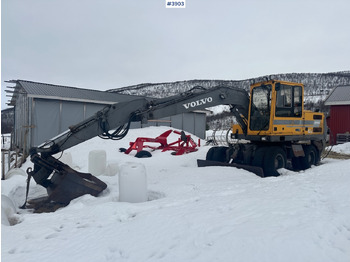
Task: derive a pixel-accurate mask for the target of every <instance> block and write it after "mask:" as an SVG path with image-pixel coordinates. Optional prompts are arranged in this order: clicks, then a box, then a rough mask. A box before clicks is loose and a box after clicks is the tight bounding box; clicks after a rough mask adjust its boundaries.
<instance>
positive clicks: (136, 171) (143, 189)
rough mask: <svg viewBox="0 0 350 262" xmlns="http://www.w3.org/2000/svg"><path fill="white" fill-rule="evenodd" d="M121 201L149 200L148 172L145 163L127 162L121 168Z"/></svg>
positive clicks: (138, 201)
mask: <svg viewBox="0 0 350 262" xmlns="http://www.w3.org/2000/svg"><path fill="white" fill-rule="evenodd" d="M119 201H120V202H129V203H140V202H145V201H147V174H146V168H145V166H144V165H143V164H140V163H132V162H127V163H124V164H122V165H121V166H120V169H119Z"/></svg>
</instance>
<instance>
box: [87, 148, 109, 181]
mask: <svg viewBox="0 0 350 262" xmlns="http://www.w3.org/2000/svg"><path fill="white" fill-rule="evenodd" d="M106 159H107V156H106V151H105V150H92V151H90V153H89V165H88V170H89V173H90V174H92V175H94V176H99V175H102V174H104V173H105V171H106Z"/></svg>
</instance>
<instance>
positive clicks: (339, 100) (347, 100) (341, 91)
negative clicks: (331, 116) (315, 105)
mask: <svg viewBox="0 0 350 262" xmlns="http://www.w3.org/2000/svg"><path fill="white" fill-rule="evenodd" d="M325 105H326V106H330V105H350V86H349V85H347V86H337V87H335V88H334V89H333V90H332V92H331V93H330V94H329V96H328V97H327V98H326V100H325Z"/></svg>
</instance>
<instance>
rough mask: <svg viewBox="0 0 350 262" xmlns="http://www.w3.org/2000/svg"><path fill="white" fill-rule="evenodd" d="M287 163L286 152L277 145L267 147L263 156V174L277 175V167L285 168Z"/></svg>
mask: <svg viewBox="0 0 350 262" xmlns="http://www.w3.org/2000/svg"><path fill="white" fill-rule="evenodd" d="M286 165H287V155H286V152H285V151H284V150H283V149H282V148H281V147H278V146H273V147H270V148H268V150H267V151H266V155H265V157H264V165H263V169H264V175H265V176H279V175H280V174H279V173H278V171H277V170H278V169H280V168H285V167H286Z"/></svg>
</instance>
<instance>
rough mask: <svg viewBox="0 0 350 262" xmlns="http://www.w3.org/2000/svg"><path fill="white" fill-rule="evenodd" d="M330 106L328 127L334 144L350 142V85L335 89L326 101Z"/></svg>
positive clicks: (331, 141)
mask: <svg viewBox="0 0 350 262" xmlns="http://www.w3.org/2000/svg"><path fill="white" fill-rule="evenodd" d="M325 105H327V106H330V116H329V121H328V123H327V124H328V127H329V128H330V139H329V140H330V143H331V144H332V145H334V144H339V143H345V142H350V86H338V87H335V88H334V89H333V91H332V92H331V93H330V94H329V96H328V97H327V99H326V101H325Z"/></svg>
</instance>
